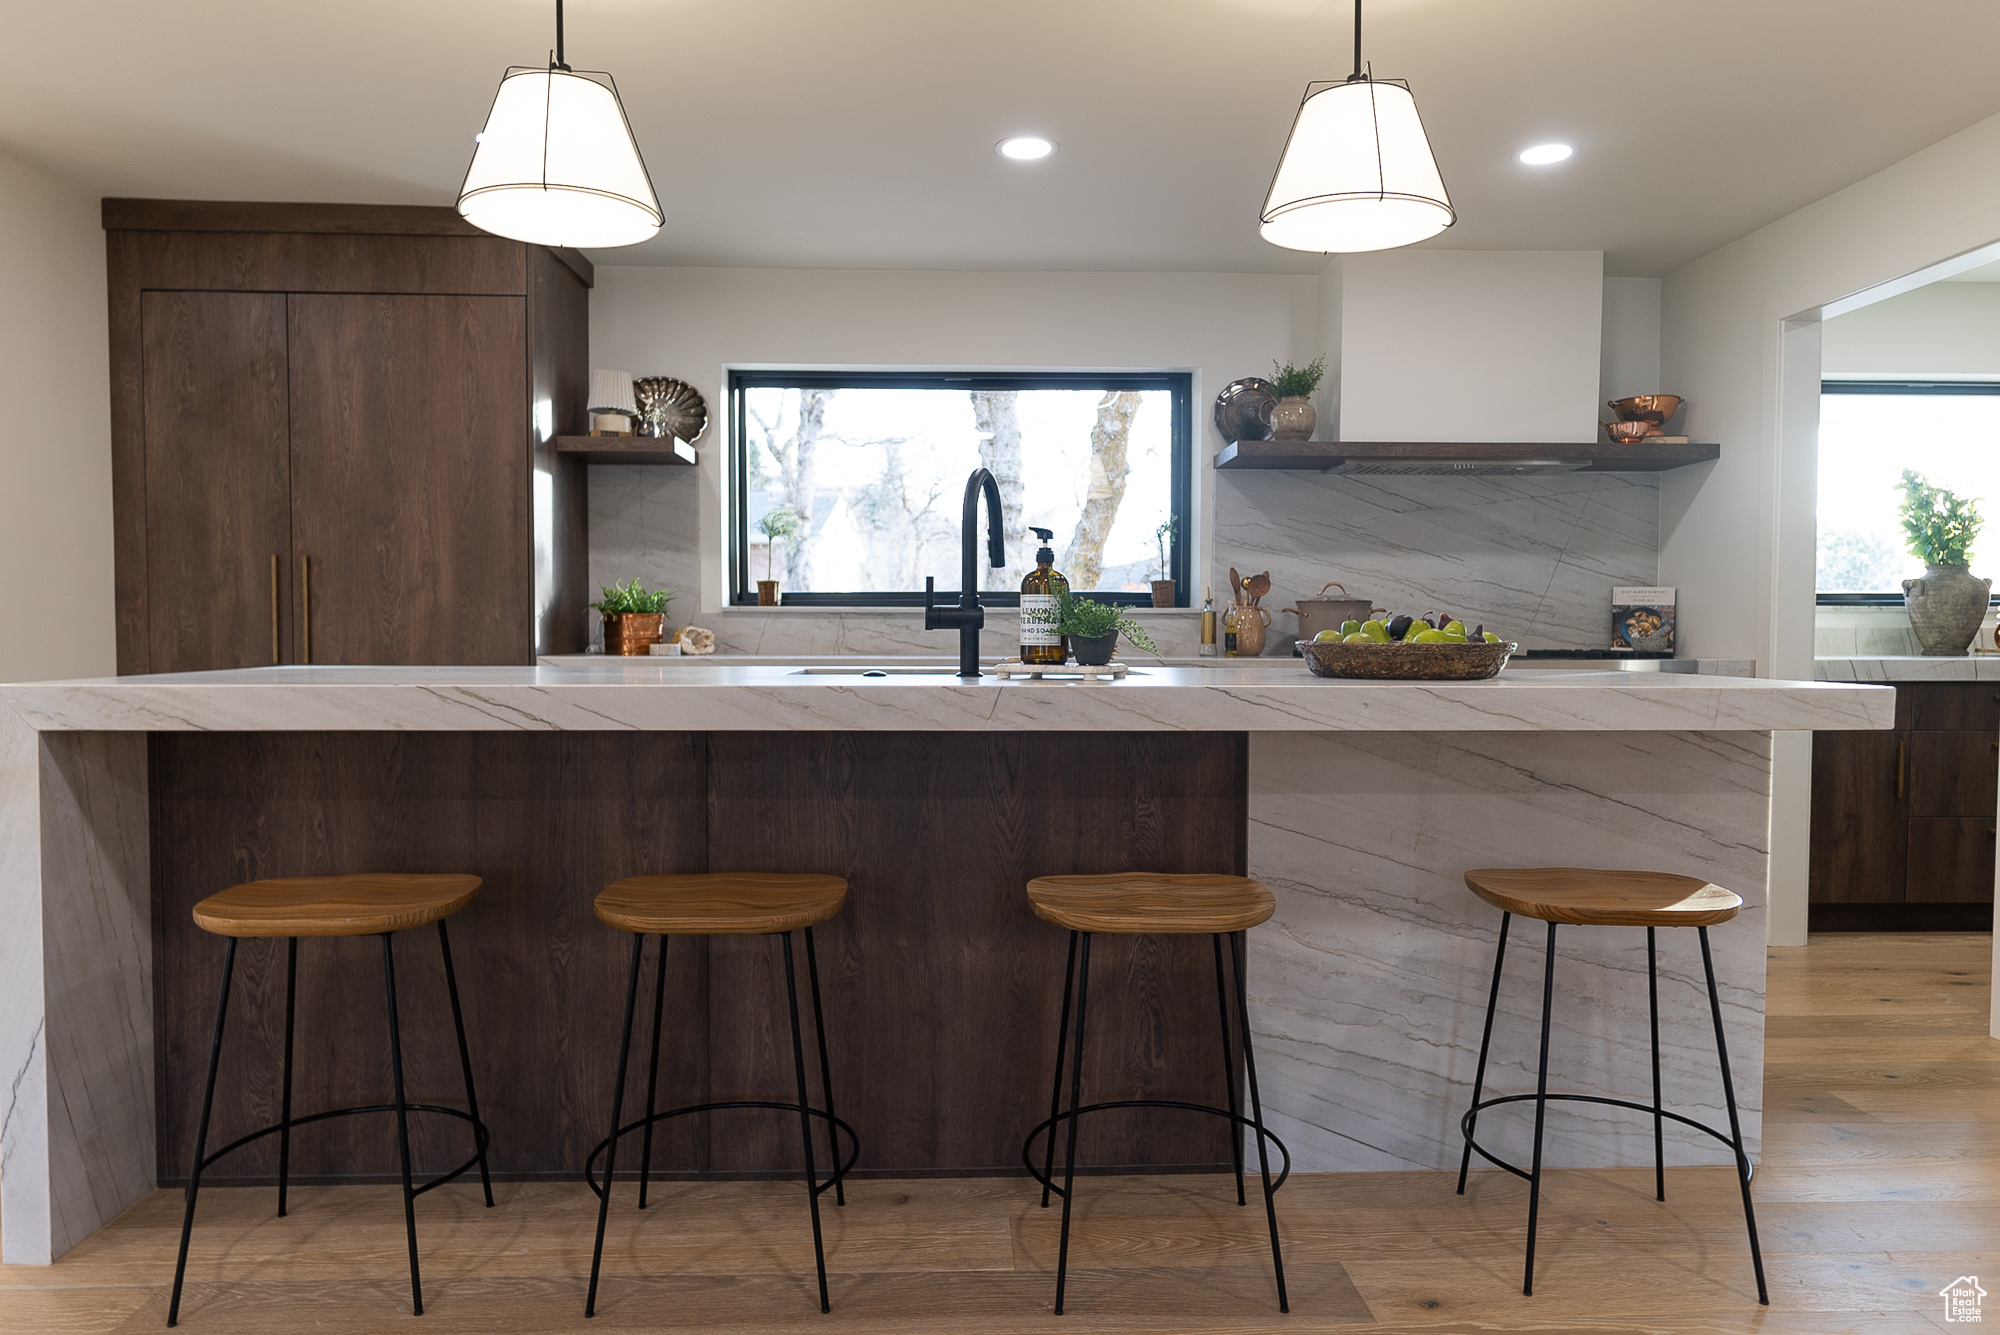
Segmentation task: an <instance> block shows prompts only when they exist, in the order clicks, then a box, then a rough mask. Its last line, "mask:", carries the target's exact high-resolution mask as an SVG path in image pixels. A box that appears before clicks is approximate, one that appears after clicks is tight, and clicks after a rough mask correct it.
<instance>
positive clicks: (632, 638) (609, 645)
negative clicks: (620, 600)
mask: <svg viewBox="0 0 2000 1335" xmlns="http://www.w3.org/2000/svg"><path fill="white" fill-rule="evenodd" d="M666 628H667V617H666V614H665V613H664V612H606V613H605V614H604V652H605V653H607V654H625V655H632V654H644V653H650V652H651V651H652V646H653V645H656V644H658V643H659V642H660V641H661V640H662V639H664V638H666Z"/></svg>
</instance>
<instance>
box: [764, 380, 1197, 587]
mask: <svg viewBox="0 0 2000 1335" xmlns="http://www.w3.org/2000/svg"><path fill="white" fill-rule="evenodd" d="M750 389H961V390H1001V389H1072V390H1074V389H1095V390H1164V391H1166V392H1167V393H1168V394H1169V396H1170V400H1169V401H1170V404H1171V413H1170V418H1171V426H1170V430H1171V433H1172V436H1171V448H1170V449H1169V451H1168V467H1169V468H1170V469H1172V470H1173V476H1172V477H1171V478H1170V479H1169V489H1168V511H1169V513H1170V514H1171V515H1172V516H1173V517H1174V519H1175V521H1176V522H1175V524H1174V539H1173V545H1172V546H1171V547H1170V548H1169V549H1168V552H1167V572H1168V574H1169V575H1170V576H1171V577H1172V578H1173V581H1174V605H1175V606H1176V607H1188V606H1191V605H1192V604H1191V603H1190V601H1189V592H1190V590H1189V584H1190V580H1189V570H1190V568H1191V567H1192V565H1193V558H1192V549H1191V547H1190V544H1189V541H1188V534H1189V529H1190V527H1191V525H1192V522H1193V508H1194V503H1193V498H1192V493H1193V483H1194V373H1193V372H1191V371H1033V372H1007V371H977V370H966V371H953V370H934V371H786V370H774V369H770V368H763V367H760V368H756V369H750V368H744V369H740V370H739V369H736V368H731V369H730V370H729V372H728V394H729V514H728V523H729V605H730V606H731V607H755V606H756V605H757V591H756V590H755V589H754V588H750V587H748V585H749V577H750V516H749V506H748V505H747V504H746V501H747V498H748V497H749V494H750V478H749V471H750V463H749V460H750V450H749V440H748V435H747V432H746V429H745V425H744V418H745V413H744V410H743V394H744V391H745V390H750ZM981 559H982V561H983V559H984V556H983V553H982V558H981ZM956 564H957V563H956V562H953V566H954V567H955V566H956ZM952 574H953V580H952V582H953V583H956V582H957V579H956V577H955V570H954V572H952ZM1079 592H1088V593H1089V594H1090V596H1091V597H1092V598H1094V599H1096V600H1098V601H1099V602H1105V603H1114V604H1117V605H1118V606H1121V607H1151V606H1152V605H1153V597H1152V594H1151V593H1141V592H1126V591H1123V590H1120V591H1112V590H1104V591H1102V592H1100V591H1098V590H1094V589H1092V590H1079ZM958 593H959V591H958V590H957V589H949V590H947V589H943V588H940V589H939V590H938V591H937V598H938V601H940V602H943V601H946V600H947V599H951V600H956V599H957V597H958ZM979 601H980V602H981V603H983V604H984V605H985V606H987V607H1019V606H1020V605H1021V595H1020V592H1019V591H1018V590H1011V589H1010V590H1000V589H982V590H980V591H979ZM779 603H780V605H781V606H784V607H818V608H826V609H828V610H839V609H842V608H867V607H922V606H923V605H924V592H923V590H922V589H916V590H909V591H893V592H874V593H800V592H793V591H791V590H783V591H781V592H780V594H779Z"/></svg>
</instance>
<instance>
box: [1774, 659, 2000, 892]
mask: <svg viewBox="0 0 2000 1335" xmlns="http://www.w3.org/2000/svg"><path fill="white" fill-rule="evenodd" d="M1896 694H1897V709H1896V720H1897V726H1896V728H1895V729H1894V730H1893V731H1889V732H1838V733H1836V732H1823V733H1815V734H1814V735H1813V791H1812V864H1811V873H1810V883H1811V890H1810V899H1811V908H1810V914H1809V921H1810V923H1811V925H1812V926H1813V927H1814V928H1816V929H1818V930H1822V931H1827V930H1832V931H1839V930H1909V931H1934V930H1976V929H1983V928H1990V927H1991V926H1992V924H1993V914H1992V908H1991V905H1992V903H1993V871H1994V856H1993V854H1994V838H1993V831H1994V824H1995V802H1996V798H2000V784H1996V774H2000V732H1996V730H1995V724H1996V722H1997V721H2000V690H1996V687H1995V685H1994V684H1992V683H1973V682H1950V683H1945V682H1936V683H1932V682H1924V683H1916V684H1912V685H1903V686H1898V687H1896Z"/></svg>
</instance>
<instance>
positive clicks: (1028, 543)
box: [729, 371, 1193, 607]
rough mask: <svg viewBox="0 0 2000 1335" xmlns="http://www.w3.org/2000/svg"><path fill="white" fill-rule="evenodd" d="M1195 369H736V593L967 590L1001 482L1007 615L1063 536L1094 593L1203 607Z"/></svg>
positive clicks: (916, 596)
mask: <svg viewBox="0 0 2000 1335" xmlns="http://www.w3.org/2000/svg"><path fill="white" fill-rule="evenodd" d="M1190 381H1191V378H1190V377H1189V376H1188V375H1187V373H1185V372H1168V373H1158V374H1089V373H1075V374H1067V373H1065V374H1041V375H1005V374H997V373H990V374H989V373H980V372H919V373H903V372H891V373H871V372H821V371H734V372H731V373H730V377H729V416H730V449H731V459H730V464H731V488H730V490H731V495H730V517H729V518H730V535H731V569H732V575H731V596H730V601H731V602H733V603H735V604H738V605H744V604H754V603H755V602H756V601H757V592H756V586H757V582H758V581H759V580H765V579H773V580H777V581H778V583H779V586H780V588H781V589H782V591H783V598H784V602H785V603H786V604H787V605H793V606H796V605H805V606H815V605H817V606H850V607H868V606H908V605H911V604H917V603H921V602H922V601H923V597H924V595H923V588H924V579H925V577H926V576H933V577H935V578H936V580H937V584H938V592H939V594H940V595H943V594H944V593H945V592H947V591H949V592H950V593H951V594H952V596H954V597H955V596H956V595H957V593H958V585H959V576H960V548H959V543H960V528H961V516H962V512H963V501H964V496H965V480H966V478H967V476H968V475H970V474H971V472H972V470H974V469H975V468H980V467H984V468H987V469H990V470H991V471H992V473H993V475H994V477H995V479H996V480H997V481H998V482H999V484H1000V497H1001V502H1002V510H1003V512H1004V515H1003V519H1004V531H1005V534H1006V546H1007V565H1006V566H1005V567H1003V568H1001V569H998V570H996V569H993V568H991V567H989V566H988V565H987V564H986V557H985V550H984V541H985V533H986V519H985V516H984V513H983V511H982V514H981V517H980V521H979V522H980V529H979V533H980V541H981V544H982V545H981V552H980V559H979V571H980V585H979V587H980V588H981V590H983V591H986V593H987V594H988V595H989V596H986V597H984V598H983V601H984V602H986V603H987V604H988V605H989V606H998V607H1007V606H1014V605H1016V604H1017V602H1018V599H1019V597H1020V592H1019V591H1020V587H1021V576H1022V575H1024V574H1026V573H1027V572H1028V571H1030V570H1032V569H1034V565H1035V548H1036V547H1037V546H1038V545H1039V542H1038V540H1037V539H1035V538H1034V537H1033V536H1032V535H1031V534H1030V533H1029V529H1030V528H1035V527H1039V528H1046V529H1051V530H1053V531H1054V533H1055V539H1054V542H1053V546H1054V548H1055V555H1056V568H1057V569H1058V570H1061V571H1062V572H1063V573H1065V574H1066V575H1068V576H1069V577H1070V585H1071V587H1072V588H1074V589H1075V590H1076V591H1077V592H1079V593H1089V594H1091V595H1092V596H1093V597H1096V598H1099V599H1101V600H1103V601H1106V602H1119V603H1128V604H1150V603H1151V601H1152V589H1151V581H1153V580H1155V579H1172V580H1174V581H1176V585H1177V587H1176V596H1177V599H1178V601H1179V602H1180V603H1181V605H1183V606H1185V605H1186V604H1187V597H1188V586H1189V580H1188V566H1189V558H1188V543H1187V537H1188V514H1189V503H1188V485H1189V477H1190V458H1191V453H1192V448H1193V447H1192V436H1193V429H1192V411H1191V401H1192V386H1191V383H1190Z"/></svg>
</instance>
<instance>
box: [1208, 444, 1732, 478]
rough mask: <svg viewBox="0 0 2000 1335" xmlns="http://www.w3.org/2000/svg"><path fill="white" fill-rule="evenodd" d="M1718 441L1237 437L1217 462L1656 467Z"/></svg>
mask: <svg viewBox="0 0 2000 1335" xmlns="http://www.w3.org/2000/svg"><path fill="white" fill-rule="evenodd" d="M1721 455H1722V450H1721V447H1720V446H1716V445H1699V444H1691V443H1684V442H1679V441H1676V442H1672V443H1661V444H1652V443H1649V442H1647V441H1643V440H1642V441H1639V442H1637V443H1636V444H1631V445H1625V444H1619V443H1617V442H1614V441H1608V440H1605V441H1591V442H1587V443H1584V444H1577V443H1574V442H1570V443H1565V444H1547V443H1542V444H1531V443H1521V442H1514V441H1473V442H1465V441H1461V442H1455V443H1444V442H1431V441H1405V440H1393V441H1351V440H1237V441H1231V442H1230V443H1229V444H1227V445H1225V446H1223V447H1222V451H1221V453H1219V454H1217V455H1216V456H1215V466H1216V467H1217V468H1219V469H1224V470H1227V471H1239V470H1245V469H1265V470H1273V471H1291V472H1312V473H1344V474H1347V475H1349V476H1359V477H1412V476H1414V477H1533V476H1536V475H1539V474H1547V473H1658V472H1662V471H1664V470H1666V469H1669V468H1682V467H1685V466H1686V465H1688V464H1699V463H1707V462H1708V461H1710V460H1712V459H1717V458H1720V457H1721Z"/></svg>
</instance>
